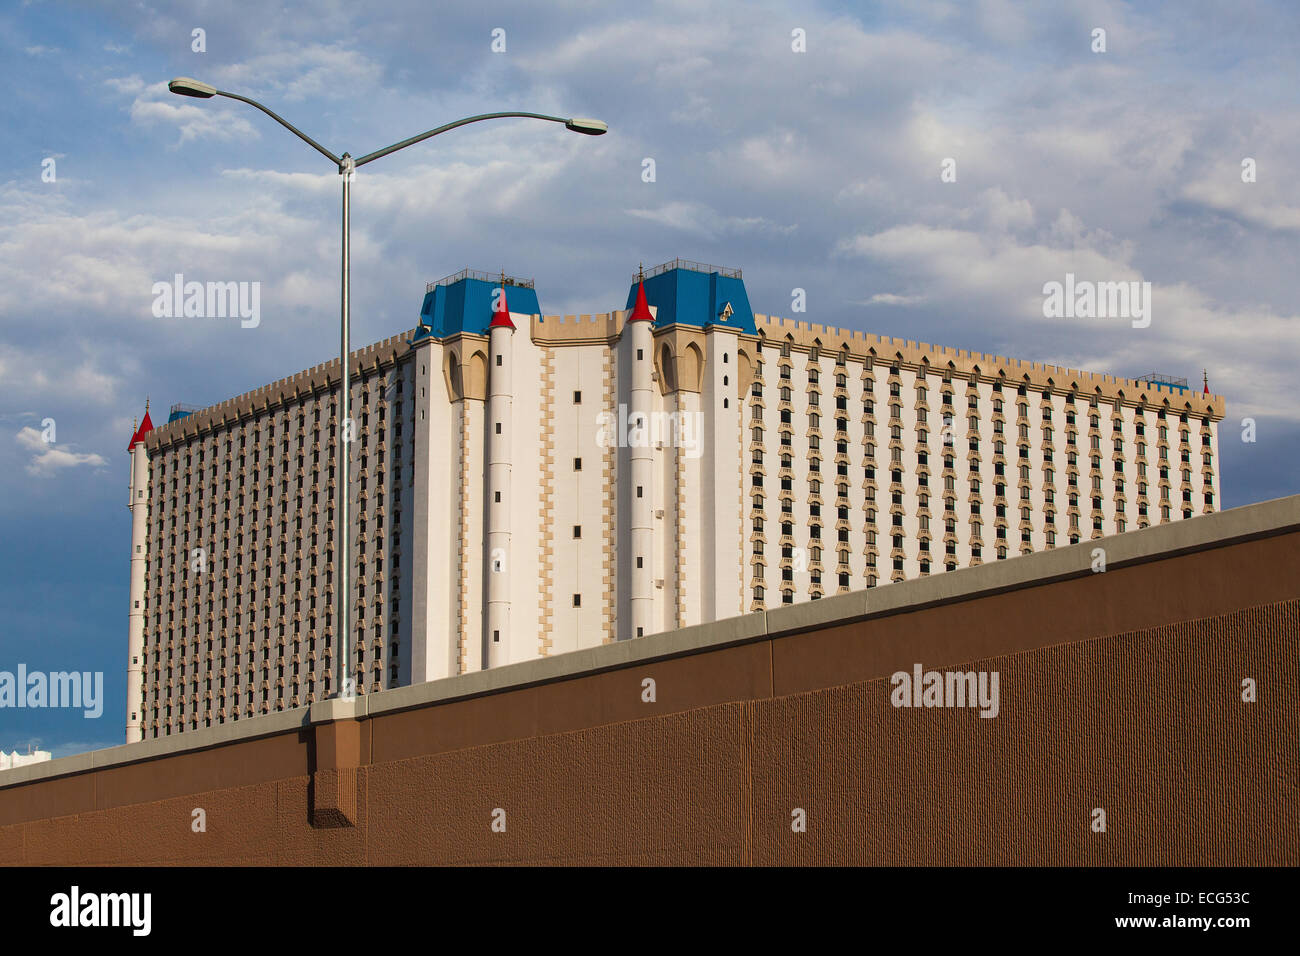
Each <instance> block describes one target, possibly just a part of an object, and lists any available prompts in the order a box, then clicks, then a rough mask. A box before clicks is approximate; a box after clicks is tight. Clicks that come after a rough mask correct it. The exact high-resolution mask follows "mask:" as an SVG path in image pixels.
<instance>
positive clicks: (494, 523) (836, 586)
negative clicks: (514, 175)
mask: <svg viewBox="0 0 1300 956" xmlns="http://www.w3.org/2000/svg"><path fill="white" fill-rule="evenodd" d="M352 374H353V378H352V387H353V395H352V403H353V409H354V412H353V414H354V415H355V416H356V420H357V426H358V427H357V434H358V438H357V440H355V441H354V442H353V443H352V444H351V455H352V457H351V461H350V467H351V475H352V478H351V486H350V487H351V489H352V492H353V494H354V496H355V497H354V501H353V507H352V511H351V515H350V527H349V528H347V529H346V531H347V541H348V554H347V560H348V561H349V562H350V565H351V567H352V569H353V574H352V575H351V582H350V585H349V586H350V587H351V589H352V593H351V594H350V595H349V599H350V600H351V601H352V602H353V608H354V631H353V633H352V634H351V635H349V640H348V646H349V648H350V653H351V655H352V665H353V667H352V669H353V671H354V672H355V673H356V674H357V676H358V686H359V688H360V689H361V690H362V692H367V691H371V690H377V689H379V688H383V687H390V686H395V685H401V684H409V683H419V682H422V681H428V680H435V679H438V678H443V677H450V676H453V675H456V674H461V673H465V672H468V671H472V670H478V669H481V668H484V667H495V666H499V665H502V664H506V663H510V662H514V661H522V660H528V659H531V658H535V657H538V656H543V655H549V654H560V653H564V652H566V651H572V650H576V649H579V648H582V647H588V646H591V645H594V644H600V643H603V642H609V641H615V640H626V639H635V638H636V637H638V636H642V635H646V634H652V633H655V632H658V631H663V630H667V629H671V628H675V627H681V626H684V625H689V624H696V623H706V622H709V621H714V620H719V619H722V618H726V617H731V616H734V615H737V614H743V613H746V612H748V611H752V610H757V609H762V608H768V607H773V606H778V605H780V604H782V603H794V602H798V601H806V600H815V599H817V598H820V597H822V596H824V595H827V594H835V593H840V592H844V591H850V590H859V589H863V588H871V587H877V586H883V585H887V584H889V583H890V582H893V581H899V580H903V579H906V578H911V577H916V576H920V575H926V574H938V573H946V572H948V571H953V570H957V569H958V568H962V567H967V566H970V565H975V564H980V563H982V562H984V561H989V560H998V559H1001V558H1011V557H1014V556H1016V555H1018V554H1022V553H1025V552H1028V551H1035V550H1041V549H1044V548H1052V547H1056V546H1057V545H1060V544H1066V543H1070V542H1073V541H1079V540H1086V539H1089V538H1094V537H1099V536H1102V535H1110V534H1116V533H1122V532H1124V531H1126V530H1131V529H1134V528H1138V527H1143V526H1145V525H1147V524H1152V523H1160V522H1167V521H1177V520H1182V519H1185V518H1189V517H1192V516H1193V515H1196V514H1201V513H1204V512H1208V511H1212V510H1214V509H1215V506H1216V504H1217V501H1218V499H1217V495H1218V494H1219V493H1220V489H1219V488H1218V487H1217V480H1216V479H1217V473H1218V447H1217V422H1218V421H1219V420H1220V419H1222V417H1223V400H1222V399H1221V398H1219V397H1217V396H1213V395H1211V394H1209V389H1208V386H1206V388H1205V389H1204V391H1202V392H1200V393H1197V392H1195V391H1194V390H1192V389H1190V388H1189V387H1188V386H1187V383H1186V381H1185V380H1180V379H1174V378H1171V377H1169V376H1161V375H1154V374H1153V375H1148V376H1143V377H1142V378H1139V379H1127V378H1118V377H1113V376H1110V375H1096V374H1092V373H1088V372H1081V371H1076V370H1073V369H1066V368H1058V367H1054V366H1048V365H1043V364H1041V363H1036V362H1023V361H1017V360H1014V359H1008V358H1004V357H1002V356H994V355H985V354H981V353H975V352H969V351H965V350H960V349H954V348H945V347H938V346H930V345H925V344H923V343H916V342H911V341H904V340H901V339H891V338H888V337H880V336H874V335H870V334H867V333H864V332H859V331H848V330H841V329H834V328H826V327H820V326H816V325H812V324H810V323H807V322H793V321H790V320H788V319H778V318H773V317H769V316H765V315H761V314H755V313H754V312H753V311H752V310H751V308H750V305H749V299H748V295H747V293H746V291H745V286H744V283H743V281H742V278H741V275H740V272H739V271H738V270H727V269H720V268H715V267H713V266H705V265H701V264H699V263H693V262H686V261H683V260H674V261H673V262H670V263H667V264H665V265H663V266H661V267H659V268H657V269H654V270H651V271H650V272H649V273H647V274H645V275H644V276H641V275H638V277H637V280H635V281H634V282H633V284H632V286H631V287H630V288H629V290H628V293H627V298H626V300H625V305H624V308H622V309H618V310H614V311H610V312H605V313H600V314H592V315H578V316H558V315H544V314H543V313H542V311H541V308H540V306H539V303H538V298H537V292H536V290H535V289H534V287H533V284H532V283H531V282H526V281H523V280H519V279H512V278H510V277H506V276H500V277H494V276H490V275H486V274H478V273H470V272H469V271H468V270H467V271H464V272H461V273H458V274H456V275H453V276H450V277H448V278H447V279H443V280H441V281H439V282H436V283H431V284H430V285H429V287H428V289H427V290H426V295H425V298H424V304H423V307H422V309H421V314H420V321H419V324H418V325H417V326H416V328H415V329H414V330H413V331H412V332H408V333H405V334H403V335H397V336H393V337H392V338H389V339H385V340H384V341H382V342H379V343H376V344H375V345H372V346H369V347H367V348H364V349H361V350H359V351H357V352H355V353H353V357H352ZM337 386H338V363H337V361H335V362H333V363H327V364H323V365H318V366H316V367H314V368H311V369H308V370H306V371H304V372H300V373H298V374H296V375H293V376H291V377H289V378H286V379H282V380H281V381H278V382H275V383H273V384H272V385H268V386H265V387H263V388H260V389H257V390H255V391H252V392H248V393H246V394H244V395H240V396H238V397H236V398H233V399H229V400H227V401H224V402H221V403H219V404H216V405H213V406H210V407H208V408H204V409H201V410H193V411H191V410H187V409H182V408H180V407H177V408H175V409H173V412H172V414H171V416H170V418H169V421H168V422H167V423H166V424H164V425H161V426H159V427H158V428H153V426H152V424H151V423H150V422H149V420H148V417H147V416H146V419H145V421H144V423H142V425H141V426H140V428H139V429H138V430H137V432H136V434H135V435H134V436H133V438H132V441H131V446H130V447H131V458H132V483H131V503H130V506H131V509H132V512H131V513H132V523H133V528H132V554H131V601H132V605H131V614H130V618H129V630H128V653H129V655H130V657H129V664H128V675H129V682H130V690H129V699H128V726H127V733H128V738H129V739H133V740H134V739H138V738H139V737H141V736H144V737H156V736H162V735H166V734H170V733H177V732H181V731H184V730H189V729H194V728H198V727H205V726H210V725H212V724H216V723H221V722H224V721H228V720H238V719H241V718H247V717H250V716H253V715H256V714H263V713H267V712H270V711H274V710H282V709H287V708H292V707H301V706H304V705H306V704H307V703H309V702H311V701H312V700H315V699H320V698H322V697H324V696H327V695H330V694H332V693H333V692H334V689H333V688H332V687H331V686H330V680H331V676H330V675H331V673H332V666H331V659H330V655H331V653H332V652H333V648H334V633H333V628H334V618H333V607H334V598H333V594H334V581H335V575H334V570H335V566H336V565H335V562H336V560H337V558H336V555H335V553H334V548H335V543H336V540H337V534H336V528H335V515H334V497H335V495H334V487H335V486H334V482H335V475H334V447H333V442H334V436H335V435H336V434H337V432H338V422H337V419H336V411H335V397H336V391H337Z"/></svg>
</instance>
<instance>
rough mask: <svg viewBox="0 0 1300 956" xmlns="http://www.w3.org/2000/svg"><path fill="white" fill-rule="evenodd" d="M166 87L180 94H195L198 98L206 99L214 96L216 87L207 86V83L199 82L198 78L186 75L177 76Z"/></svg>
mask: <svg viewBox="0 0 1300 956" xmlns="http://www.w3.org/2000/svg"><path fill="white" fill-rule="evenodd" d="M167 89H169V90H171V91H172V92H173V93H177V94H179V95H181V96H197V97H199V98H200V99H205V100H206V99H208V98H209V97H211V96H216V94H217V88H216V87H215V86H209V85H208V84H207V83H200V82H199V81H198V80H195V79H192V78H191V77H188V76H178V77H176V79H174V80H172V81H171V82H170V83H168V84H167Z"/></svg>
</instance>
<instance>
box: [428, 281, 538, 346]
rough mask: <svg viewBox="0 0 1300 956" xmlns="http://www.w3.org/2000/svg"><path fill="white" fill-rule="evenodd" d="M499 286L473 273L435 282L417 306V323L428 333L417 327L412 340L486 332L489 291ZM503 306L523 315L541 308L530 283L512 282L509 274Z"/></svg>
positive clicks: (530, 313) (490, 319)
mask: <svg viewBox="0 0 1300 956" xmlns="http://www.w3.org/2000/svg"><path fill="white" fill-rule="evenodd" d="M452 278H455V277H452ZM500 287H501V280H499V279H498V280H496V281H495V282H492V281H487V280H485V279H480V278H477V277H475V276H466V277H464V278H457V279H455V281H453V282H448V281H447V280H443V281H442V282H439V283H437V284H436V285H434V286H433V287H432V288H431V289H429V290H428V291H427V292H426V293H425V295H424V305H423V306H421V308H420V324H421V325H424V326H428V327H429V329H430V332H423V331H419V330H417V332H416V335H415V339H414V340H419V339H422V338H424V337H425V336H426V335H429V334H432V335H433V336H434V338H439V339H445V338H448V337H449V336H452V335H456V334H457V333H459V332H473V333H475V334H477V335H485V334H487V329H488V323H490V322H491V321H492V292H493V290H494V289H498V288H500ZM506 307H507V308H508V309H509V310H510V311H511V312H515V313H522V314H524V315H540V314H541V311H542V308H541V306H540V305H538V303H537V290H536V289H533V288H531V287H530V286H524V285H512V284H511V283H510V279H509V277H507V279H506ZM414 340H413V341H414Z"/></svg>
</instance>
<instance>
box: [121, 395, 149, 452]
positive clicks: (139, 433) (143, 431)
mask: <svg viewBox="0 0 1300 956" xmlns="http://www.w3.org/2000/svg"><path fill="white" fill-rule="evenodd" d="M151 431H153V421H152V420H151V419H150V418H149V399H147V398H146V399H145V400H144V418H142V419H141V420H140V427H139V428H137V429H136V430H135V433H134V434H133V435H132V436H131V442H130V444H128V445H127V446H126V450H127V451H130V450H131V449H132V448H134V447H135V446H136V443H137V442H142V441H144V436H145V435H147V434H149V433H150V432H151Z"/></svg>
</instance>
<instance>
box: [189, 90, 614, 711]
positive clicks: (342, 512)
mask: <svg viewBox="0 0 1300 956" xmlns="http://www.w3.org/2000/svg"><path fill="white" fill-rule="evenodd" d="M167 89H169V90H171V91H172V92H173V93H176V94H177V95H179V96H193V97H195V98H197V99H205V100H206V99H211V98H212V97H214V96H225V97H227V98H229V99H232V100H239V101H240V102H241V103H247V104H248V105H249V106H252V107H255V108H257V109H259V110H261V111H262V112H263V113H265V114H266V115H267V116H269V117H271V119H273V120H275V121H276V122H277V123H279V124H280V125H281V126H283V127H284V128H285V129H287V130H288V131H289V132H291V133H293V134H294V135H295V136H297V137H298V138H299V139H301V140H302V141H303V142H305V143H306V144H307V145H308V146H310V147H312V148H313V149H314V150H316V151H317V152H318V153H320V154H322V155H323V156H324V157H325V158H326V159H328V160H329V161H330V162H332V163H333V164H334V165H335V166H337V167H338V171H339V175H340V176H342V177H343V267H342V304H341V310H340V311H341V318H340V334H339V435H338V443H337V450H336V454H335V459H336V464H337V467H338V470H339V486H338V487H339V494H338V513H339V524H338V527H339V534H338V536H337V537H338V539H339V540H337V541H336V542H335V546H336V550H337V551H338V554H339V589H338V605H337V615H336V616H337V617H338V624H339V626H338V631H337V634H336V639H335V647H334V674H335V678H336V682H337V683H336V686H337V694H336V696H340V697H342V696H345V695H346V696H350V695H347V691H348V689H349V688H348V658H349V656H350V654H351V652H352V650H351V647H350V646H349V644H350V641H349V638H350V636H351V630H352V628H351V617H352V615H351V610H352V609H351V607H350V604H349V601H348V597H349V587H348V577H349V575H348V572H349V571H350V570H351V568H350V562H351V554H350V552H349V549H348V470H349V467H350V465H351V455H350V453H349V452H348V450H347V445H348V444H349V443H350V442H351V440H352V428H351V424H352V419H351V401H352V393H351V392H352V385H351V369H350V368H349V364H348V269H349V260H348V231H349V225H348V212H349V188H348V187H349V186H350V185H351V182H352V174H353V172H354V171H355V170H356V168H357V167H358V166H364V165H365V164H366V163H369V162H372V161H374V160H376V159H379V158H380V157H381V156H387V155H388V154H389V153H395V152H397V151H398V150H399V149H404V148H405V147H407V146H410V145H412V144H414V143H418V142H421V141H422V140H426V139H429V138H430V137H432V136H437V135H438V134H439V133H445V132H447V131H448V130H452V129H455V128H456V127H458V126H467V125H468V124H470V123H478V122H481V121H482V120H490V119H506V118H510V117H521V118H524V119H539V120H546V121H548V122H551V123H563V124H564V127H565V129H568V130H572V131H573V132H575V133H583V134H585V135H587V136H600V135H601V134H603V133H605V132H606V131H607V130H608V129H609V127H608V126H606V125H605V124H604V123H602V122H601V121H600V120H595V119H588V118H584V117H571V118H568V119H566V118H565V117H563V116H547V115H546V114H545V113H516V112H507V113H482V114H480V115H478V116H468V117H466V118H465V119H460V120H456V122H454V123H448V124H446V125H445V126H439V127H438V128H437V129H431V130H429V131H428V132H427V133H421V134H420V135H419V136H412V137H411V138H410V139H404V140H402V141H401V142H400V143H394V144H393V145H392V146H388V147H386V148H384V149H380V150H376V151H375V152H373V153H367V154H366V155H365V156H362V157H361V158H360V159H353V158H352V155H351V154H350V153H344V154H343V155H342V156H335V155H334V154H333V153H331V152H330V151H329V150H328V149H326V148H325V147H324V146H322V145H321V144H320V143H318V142H316V141H315V140H314V139H312V138H311V137H310V136H308V135H307V134H306V133H304V132H302V130H300V129H298V128H296V127H295V126H293V125H292V124H290V123H289V122H288V121H287V120H285V119H284V118H283V117H281V116H278V115H276V114H275V113H273V112H272V111H271V110H269V109H267V108H266V107H265V106H263V105H262V104H261V103H258V102H257V101H256V100H251V99H249V98H248V97H246V96H240V95H239V94H238V93H227V92H225V91H224V90H219V89H217V88H216V87H215V86H211V85H209V84H207V83H202V82H200V81H199V80H195V79H192V78H191V77H188V76H180V77H177V78H176V79H174V80H172V81H171V82H170V83H168V84H167Z"/></svg>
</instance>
